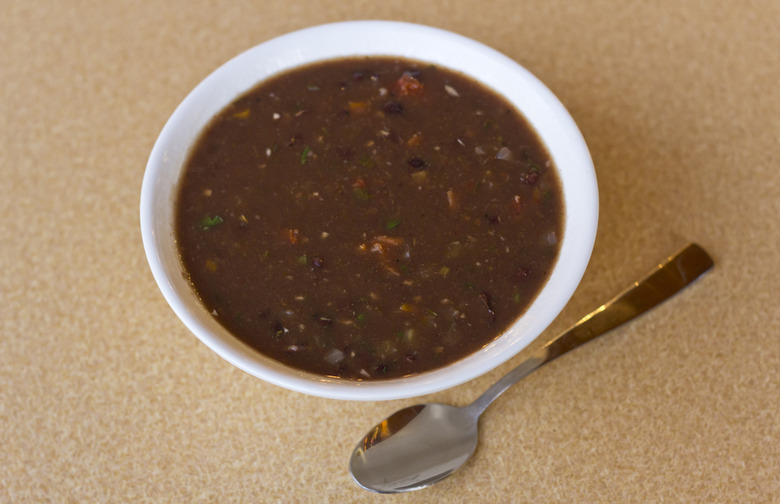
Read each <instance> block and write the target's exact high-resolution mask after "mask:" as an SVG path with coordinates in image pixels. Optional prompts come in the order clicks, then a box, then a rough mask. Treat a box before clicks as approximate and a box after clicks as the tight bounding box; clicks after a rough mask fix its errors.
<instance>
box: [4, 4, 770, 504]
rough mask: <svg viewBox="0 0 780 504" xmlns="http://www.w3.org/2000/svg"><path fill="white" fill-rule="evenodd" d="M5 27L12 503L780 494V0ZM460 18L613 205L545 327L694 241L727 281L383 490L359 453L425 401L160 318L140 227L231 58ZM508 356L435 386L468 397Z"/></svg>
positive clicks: (649, 320)
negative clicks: (176, 122)
mask: <svg viewBox="0 0 780 504" xmlns="http://www.w3.org/2000/svg"><path fill="white" fill-rule="evenodd" d="M2 11H3V15H2V16H0V44H1V45H0V46H1V47H2V50H1V51H0V75H1V76H2V77H1V78H0V117H2V120H1V122H0V141H1V142H2V147H1V148H0V188H2V192H1V194H2V197H0V216H1V217H0V218H1V220H2V225H0V232H1V233H2V243H1V244H0V447H2V448H0V502H73V503H82V502H285V503H286V502H314V503H317V502H339V503H340V502H390V501H392V502H398V503H402V502H403V503H407V502H440V501H443V500H446V502H448V503H453V504H454V503H460V502H462V503H473V502H562V503H572V502H586V503H595V502H605V503H615V502H702V503H711V502H777V501H778V500H780V421H779V418H778V417H780V289H779V287H778V286H780V30H778V22H780V3H778V2H777V1H776V0H765V1H743V2H729V1H713V2H710V1H707V0H691V1H684V2H678V1H674V0H659V1H653V2H647V1H629V2H612V1H611V0H593V1H580V2H566V1H560V0H550V1H546V0H545V1H536V0H529V1H523V2H516V1H500V2H490V1H483V0H480V1H477V0H474V1H471V0H464V1H458V2H450V1H445V0H432V1H429V2H419V1H401V2H383V3H381V4H380V3H378V2H368V1H361V0H341V1H338V2H336V1H330V0H328V1H322V2H317V3H315V2H303V1H298V2H295V1H293V0H283V1H262V0H258V1H254V2H251V1H237V2H229V1H224V2H185V1H172V2H164V3H160V2H149V1H140V2H133V1H117V2H97V1H70V2H45V1H40V0H32V1H26V0H25V1H22V0H19V1H17V0H10V1H6V2H5V3H4V8H3V9H2ZM368 18H373V19H392V20H405V21H412V22H418V23H424V24H430V25H433V26H437V27H441V28H445V29H449V30H452V31H455V32H458V33H461V34H463V35H466V36H469V37H472V38H474V39H476V40H479V41H481V42H483V43H485V44H487V45H490V46H493V47H495V48H496V49H498V50H500V51H502V52H504V53H505V54H507V55H508V56H510V57H512V58H514V59H516V60H517V61H519V62H520V63H521V64H523V65H524V66H526V67H527V68H528V69H529V70H531V71H532V72H533V73H535V74H536V75H537V76H539V77H540V78H541V79H542V80H543V81H544V82H545V83H546V84H547V85H548V86H549V87H550V88H551V89H552V90H553V91H554V92H555V93H556V94H557V95H558V96H559V97H560V99H561V101H563V103H564V104H565V105H566V106H567V107H568V108H569V110H570V111H571V113H572V115H573V116H574V118H575V120H576V121H577V123H578V124H579V126H580V128H581V129H582V132H583V134H584V136H585V138H586V140H587V142H588V144H589V146H590V148H591V151H592V155H593V158H594V161H595V165H596V169H597V174H598V177H599V187H600V193H601V216H600V221H599V226H600V227H599V233H598V237H597V240H596V246H595V250H594V253H593V257H592V260H591V263H590V265H589V268H588V271H587V273H586V275H585V277H584V279H583V282H582V284H581V286H580V288H579V289H578V291H577V292H576V293H575V295H574V297H573V298H572V300H571V302H570V303H569V305H568V306H567V308H566V309H565V310H564V312H563V313H562V314H561V315H560V317H559V318H558V319H557V320H556V321H555V322H554V323H553V325H552V327H551V328H550V329H549V330H548V332H547V333H545V334H546V335H552V334H554V333H555V332H557V331H559V330H561V329H563V328H564V327H565V326H567V325H568V324H570V323H572V322H574V321H575V320H576V319H578V318H579V317H580V316H581V315H583V314H585V313H587V312H588V311H590V310H591V309H593V308H595V306H596V305H598V304H599V303H600V302H601V301H603V300H606V299H608V298H609V297H611V295H612V294H614V293H615V292H616V291H618V290H620V289H622V288H623V286H625V285H626V284H627V283H629V282H631V281H633V280H634V279H636V278H638V277H639V276H640V275H641V274H643V273H644V272H645V271H647V270H648V268H650V267H652V265H654V264H655V263H656V262H658V261H659V260H661V259H662V258H663V257H665V256H666V255H668V254H670V253H672V252H674V251H676V250H677V249H678V248H680V247H682V246H683V245H685V244H686V243H687V242H689V241H695V242H698V243H700V244H701V245H702V246H704V247H705V248H706V249H707V250H708V251H709V252H710V253H711V255H712V256H713V257H714V259H715V261H716V267H715V269H714V270H713V271H712V272H711V273H709V274H708V275H707V276H706V277H705V278H703V279H702V280H701V281H699V282H698V283H696V284H695V285H694V286H693V287H691V288H690V289H688V290H686V291H685V293H684V294H682V295H680V296H678V297H676V298H675V299H674V300H673V301H671V302H669V303H667V304H665V305H663V306H662V307H660V308H658V309H656V310H655V311H653V312H651V313H649V314H647V315H645V316H644V317H643V318H642V319H641V320H638V321H636V322H634V323H631V324H630V325H627V326H625V327H622V328H620V329H618V330H616V331H614V332H613V333H612V334H611V335H609V336H608V337H605V338H602V339H600V340H598V341H596V342H593V343H591V344H589V345H587V346H585V347H583V348H581V349H579V350H577V351H576V352H574V353H572V354H571V355H567V356H566V357H564V358H562V359H560V360H559V361H556V362H554V363H552V364H551V365H549V366H547V367H545V368H544V369H543V370H541V371H540V372H538V373H536V374H534V375H532V376H531V377H529V378H528V379H526V380H525V381H524V382H523V383H522V384H521V385H519V386H516V387H515V388H513V389H512V390H510V391H509V392H507V393H506V394H505V396H503V397H502V398H501V399H500V400H499V401H497V402H496V403H495V404H494V405H493V406H492V407H491V408H490V409H489V410H488V411H487V413H486V414H485V416H484V417H483V418H482V421H481V435H482V438H481V444H480V446H479V448H478V451H477V454H476V457H475V458H474V459H473V460H472V461H471V462H470V463H469V464H468V465H467V466H466V467H465V468H464V469H462V470H461V471H460V472H458V473H457V474H455V475H454V476H452V477H451V478H449V479H448V480H446V481H444V482H442V483H440V484H439V485H437V486H435V487H433V488H429V489H426V490H422V491H419V492H413V493H409V494H404V495H398V496H382V495H374V494H370V493H368V492H365V491H363V490H361V489H359V488H357V487H356V486H355V485H354V484H353V483H352V482H351V480H350V478H349V475H348V473H347V457H348V455H349V453H350V451H351V448H352V447H353V445H354V443H355V442H356V441H357V439H358V438H359V437H360V436H361V435H362V434H363V432H364V431H365V430H366V429H367V428H368V427H370V426H371V425H373V424H374V423H375V422H376V421H378V420H380V419H381V418H383V417H384V416H385V415H387V414H389V413H391V412H392V411H394V410H396V409H397V408H399V407H401V406H405V405H408V404H412V403H413V402H416V400H414V399H412V400H403V401H392V402H388V403H370V402H369V403H358V402H338V401H333V400H326V399H319V398H315V397H308V396H304V395H301V394H298V393H294V392H289V391H287V390H284V389H281V388H278V387H275V386H272V385H269V384H266V383H264V382H262V381H260V380H258V379H255V378H252V377H251V376H249V375H247V374H245V373H243V372H241V371H239V370H237V369H235V368H233V367H232V366H230V365H229V364H227V363H226V362H224V361H222V360H221V359H220V358H218V357H217V356H216V355H215V354H213V353H212V352H211V351H209V350H208V349H207V348H206V347H205V346H204V345H203V344H201V343H200V342H199V341H198V340H197V339H196V338H195V337H194V336H192V335H191V334H190V333H189V332H188V331H187V330H186V329H185V328H184V326H183V325H182V324H181V323H180V322H179V321H178V319H177V318H176V317H175V316H174V314H173V312H172V311H171V310H170V309H169V308H168V306H167V305H166V303H165V301H164V300H163V298H162V296H161V294H160V292H159V290H158V289H157V287H156V285H155V283H154V281H153V279H152V275H151V273H150V271H149V269H148V267H147V264H146V259H145V256H144V252H143V248H142V245H141V236H140V230H139V223H138V202H139V194H140V189H141V180H142V177H143V172H144V167H145V163H146V159H147V157H148V155H149V152H150V150H151V148H152V145H153V143H154V141H155V138H156V136H157V134H158V133H159V132H160V129H161V128H162V126H163V124H164V123H165V121H166V119H167V118H168V116H169V115H170V114H171V112H172V111H173V109H174V108H175V107H176V105H177V104H178V103H179V102H180V100H181V99H182V98H183V97H184V96H185V95H186V94H187V93H188V92H189V91H190V89H192V88H193V87H194V86H195V85H196V84H197V83H198V82H199V81H200V80H201V79H202V78H203V77H205V76H206V75H207V74H208V73H210V72H211V71H212V70H213V69H214V68H216V67H217V66H218V65H219V64H221V63H222V62H224V61H226V60H227V59H229V58H231V57H232V56H234V55H236V54H237V53H239V52H241V51H243V50H245V49H247V48H249V47H251V46H253V45H255V44H257V43H260V42H262V41H264V40H267V39H269V38H271V37H274V36H276V35H280V34H282V33H285V32H288V31H291V30H294V29H298V28H303V27H306V26H311V25H315V24H320V23H324V22H332V21H339V20H347V19H368ZM520 358H521V356H518V357H516V358H515V359H513V360H511V361H510V362H509V363H507V364H506V365H504V366H502V367H501V368H500V369H497V370H495V371H494V372H492V373H489V374H488V375H485V376H483V377H481V378H479V379H477V380H474V381H473V382H471V383H467V384H465V385H462V386H459V387H456V388H454V389H451V390H447V391H444V392H440V393H438V394H434V395H433V396H431V397H430V398H425V399H434V400H437V401H442V402H448V403H454V404H465V403H467V402H469V401H471V400H472V399H474V398H475V397H476V396H477V395H478V394H479V393H480V392H481V391H482V390H484V389H485V388H486V387H487V386H488V385H489V384H491V383H492V382H493V381H494V380H495V379H496V378H497V377H499V376H500V375H501V374H502V373H503V372H505V371H506V370H508V369H509V368H510V367H511V366H512V364H516V363H517V362H519V360H520Z"/></svg>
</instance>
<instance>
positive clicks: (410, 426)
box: [349, 244, 713, 493]
mask: <svg viewBox="0 0 780 504" xmlns="http://www.w3.org/2000/svg"><path fill="white" fill-rule="evenodd" d="M712 265H713V262H712V259H711V258H710V257H709V255H707V252H705V251H704V249H702V248H701V247H699V246H698V245H695V244H691V245H688V246H687V247H686V248H684V249H683V250H682V251H680V252H678V253H677V254H676V255H674V256H672V257H670V258H668V259H667V260H666V262H664V263H662V264H660V265H659V266H658V267H657V268H656V269H655V270H653V272H651V273H650V274H649V275H648V276H647V277H645V278H644V279H643V280H640V281H638V282H635V283H634V284H633V285H632V286H631V287H629V288H628V289H627V290H625V291H623V292H622V293H621V294H619V295H618V296H617V297H615V298H614V299H612V300H611V301H609V302H608V303H606V304H605V305H603V306H600V307H599V308H598V309H596V310H595V311H593V312H592V313H590V314H589V315H587V316H585V317H584V318H583V319H582V320H580V321H579V322H577V323H576V324H574V325H573V326H572V327H571V328H570V329H568V330H567V331H566V332H564V333H563V334H561V335H559V336H557V337H555V338H553V339H551V340H550V341H548V342H547V344H546V345H544V347H542V348H541V349H540V350H539V351H537V352H536V353H535V354H533V355H532V356H531V357H530V358H528V359H527V360H525V361H524V362H522V363H521V364H520V365H519V366H517V367H516V368H514V369H513V370H512V371H510V372H509V373H507V374H506V375H505V376H504V377H503V378H501V379H500V380H498V381H497V382H496V383H495V384H494V385H493V386H492V387H490V388H489V389H488V390H487V391H486V392H485V393H484V394H482V395H481V396H480V397H479V398H478V399H477V400H476V401H474V402H473V403H471V404H469V405H468V406H464V407H455V406H448V405H446V404H437V403H430V404H418V405H416V406H410V407H408V408H404V409H402V410H399V411H397V412H396V413H394V414H393V415H391V416H390V417H388V418H387V419H386V420H384V421H382V422H381V423H379V424H378V425H377V426H376V427H374V428H373V429H371V430H370V431H369V432H368V434H366V436H365V437H364V438H363V439H362V440H361V441H360V442H359V443H358V445H357V446H356V447H355V450H354V451H353V452H352V457H351V458H350V460H349V471H350V473H351V474H352V477H353V478H354V480H355V482H357V484H358V485H360V486H361V487H363V488H365V489H367V490H372V491H374V492H380V493H398V492H406V491H409V490H417V489H419V488H424V487H427V486H429V485H432V484H433V483H436V482H437V481H439V480H442V479H444V478H446V477H447V476H449V475H450V474H452V473H453V472H454V471H455V470H456V469H458V468H459V467H460V466H462V465H463V464H464V463H465V462H466V461H467V460H468V459H469V458H470V457H471V455H472V454H473V453H474V450H475V449H476V447H477V421H478V419H479V416H480V415H481V414H482V412H483V411H485V408H487V407H488V405H490V403H492V402H493V401H494V400H495V399H496V398H497V397H498V396H499V395H501V394H502V393H503V392H504V391H505V390H506V389H508V388H509V387H510V386H512V385H514V384H515V383H517V382H518V381H519V380H520V379H522V378H524V377H525V376H527V375H529V374H530V373H531V372H533V371H534V370H536V369H538V368H539V367H541V366H543V365H544V364H546V363H548V362H550V361H551V360H553V359H555V358H556V357H559V356H561V355H563V354H565V353H566V352H568V351H570V350H573V349H575V348H577V347H578V346H580V345H582V344H583V343H587V342H588V341H590V340H592V339H594V338H596V337H597V336H600V335H602V334H604V333H606V332H607V331H609V330H611V329H613V328H615V327H617V326H619V325H620V324H622V323H624V322H627V321H628V320H631V319H633V318H634V317H636V316H638V315H640V314H642V313H644V312H645V311H647V310H649V309H650V308H653V307H654V306H656V305H657V304H659V303H661V302H662V301H664V300H666V299H668V298H669V297H671V296H672V295H673V294H675V293H676V292H678V291H679V290H681V289H682V288H684V287H685V286H687V285H688V284H690V283H691V282H693V281H694V280H695V279H696V278H698V277H699V276H700V275H701V274H703V273H705V272H706V271H707V270H709V269H710V268H711V267H712Z"/></svg>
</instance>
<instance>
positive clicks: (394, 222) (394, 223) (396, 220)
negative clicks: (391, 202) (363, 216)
mask: <svg viewBox="0 0 780 504" xmlns="http://www.w3.org/2000/svg"><path fill="white" fill-rule="evenodd" d="M399 224H401V219H399V218H398V217H393V218H392V219H390V220H388V221H387V224H386V227H387V229H395V228H397V227H398V225H399Z"/></svg>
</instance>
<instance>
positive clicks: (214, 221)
mask: <svg viewBox="0 0 780 504" xmlns="http://www.w3.org/2000/svg"><path fill="white" fill-rule="evenodd" d="M223 222H224V219H222V217H220V216H219V215H215V216H213V217H212V216H210V215H206V216H205V217H203V220H202V221H200V225H201V227H202V228H203V229H211V228H213V227H214V226H217V225H219V224H222V223H223Z"/></svg>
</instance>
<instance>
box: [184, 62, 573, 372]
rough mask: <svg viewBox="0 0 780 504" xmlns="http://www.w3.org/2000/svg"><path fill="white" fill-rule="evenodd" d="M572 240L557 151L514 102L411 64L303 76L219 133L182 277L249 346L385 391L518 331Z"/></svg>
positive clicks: (266, 89)
mask: <svg viewBox="0 0 780 504" xmlns="http://www.w3.org/2000/svg"><path fill="white" fill-rule="evenodd" d="M562 230H563V202H562V193H561V186H560V181H559V179H558V177H557V174H556V171H555V168H554V166H553V165H552V161H551V159H550V156H549V154H548V152H547V150H546V149H545V147H544V146H543V145H542V144H541V142H540V140H539V139H538V138H537V135H536V133H535V132H534V131H533V129H532V128H531V127H530V126H529V124H528V123H527V122H526V120H525V119H524V118H523V117H522V115H521V114H520V113H519V112H518V111H517V110H516V109H515V108H514V107H513V106H512V105H511V104H509V103H508V102H507V101H506V100H505V99H504V98H503V97H501V96H498V95H497V94H495V93H494V92H493V91H491V90H488V89H486V88H485V87H484V86H482V85H481V84H479V83H477V82H475V81H473V80H471V79H469V78H466V77H465V76H463V75H461V74H458V73H455V72H453V71H450V70H447V69H445V68H441V67H437V66H432V65H429V64H426V63H420V62H416V61H411V60H405V59H396V58H384V57H381V58H377V57H371V58H355V59H344V60H334V61H328V62H324V63H317V64H313V65H310V66H306V67H302V68H298V69H295V70H292V71H289V72H286V73H283V74H282V75H279V76H276V77H273V78H271V79H269V80H267V81H265V82H263V83H261V84H260V85H258V87H256V88H255V89H253V90H251V91H250V92H248V93H246V94H245V95H243V96H242V97H240V98H238V99H237V100H236V101H235V102H234V103H232V104H231V105H229V106H228V107H227V108H225V109H224V110H223V111H222V112H220V114H219V115H218V116H217V117H215V118H214V119H213V120H212V122H211V123H210V124H209V126H208V127H207V129H206V130H205V132H204V133H203V134H202V137H201V138H200V139H199V140H198V142H197V144H196V145H195V147H194V148H193V150H192V152H191V154H190V157H189V159H188V161H187V164H186V167H185V172H184V175H183V178H182V180H181V182H180V189H179V194H178V200H177V213H176V237H177V241H178V246H179V250H180V253H181V260H182V263H183V267H184V270H185V271H186V274H187V276H188V278H189V279H190V281H191V283H192V286H193V288H194V289H195V290H196V292H197V293H198V295H199V296H200V298H201V299H202V302H203V303H204V304H205V306H206V307H207V308H208V310H209V311H211V313H212V314H213V315H214V317H215V318H216V319H217V320H218V321H219V322H220V323H221V324H222V325H223V326H224V327H226V328H227V329H228V330H229V331H230V332H231V333H233V334H234V335H235V336H236V337H238V338H239V339H241V340H242V341H244V342H245V343H246V344H248V345H249V346H251V347H253V348H255V349H256V350H257V351H259V352H261V353H263V354H265V355H268V356H270V357H272V358H274V359H276V360H278V361H281V362H283V363H285V364H287V365H289V366H292V367H294V368H297V369H301V370H305V371H309V372H312V373H317V374H322V375H327V376H334V377H341V378H345V379H350V380H377V379H388V378H396V377H401V376H407V375H412V374H416V373H420V372H423V371H428V370H432V369H436V368H439V367H441V366H444V365H446V364H449V363H451V362H453V361H455V360H458V359H460V358H462V357H465V356H467V355H469V354H471V353H473V352H475V351H476V350H478V349H480V348H481V347H483V346H485V345H486V344H488V343H489V342H490V341H491V340H493V339H494V338H496V337H497V336H499V335H500V334H501V333H502V331H504V330H506V329H507V327H508V326H509V325H510V324H512V322H513V321H514V320H515V319H517V318H518V316H519V315H520V314H522V313H523V311H524V310H525V309H526V308H527V306H528V305H529V304H530V303H531V301H532V300H533V299H534V298H535V296H536V295H537V294H538V292H539V291H540V290H541V288H542V286H543V284H544V283H545V282H546V280H547V278H548V275H549V273H550V271H551V269H552V267H553V264H554V263H555V260H556V258H557V255H558V250H559V242H560V240H561V233H562Z"/></svg>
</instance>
